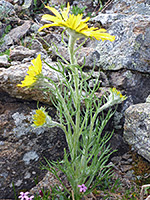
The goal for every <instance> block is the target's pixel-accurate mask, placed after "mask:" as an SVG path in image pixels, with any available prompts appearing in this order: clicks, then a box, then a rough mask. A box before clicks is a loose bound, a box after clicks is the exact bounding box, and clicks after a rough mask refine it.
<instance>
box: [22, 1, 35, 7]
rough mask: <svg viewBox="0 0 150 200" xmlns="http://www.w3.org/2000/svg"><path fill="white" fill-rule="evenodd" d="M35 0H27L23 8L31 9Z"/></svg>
mask: <svg viewBox="0 0 150 200" xmlns="http://www.w3.org/2000/svg"><path fill="white" fill-rule="evenodd" d="M33 3H34V2H33V0H25V1H24V4H23V5H22V8H23V9H29V8H30V7H31V6H32V5H33Z"/></svg>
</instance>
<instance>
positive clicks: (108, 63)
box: [95, 15, 150, 73]
mask: <svg viewBox="0 0 150 200" xmlns="http://www.w3.org/2000/svg"><path fill="white" fill-rule="evenodd" d="M149 24H150V16H148V15H147V16H146V15H145V16H143V15H134V16H128V17H125V18H123V19H121V20H116V21H115V22H114V23H112V25H111V26H110V28H109V30H108V32H109V33H110V34H111V35H115V36H116V39H115V41H114V42H110V41H105V42H102V41H99V42H96V43H95V46H96V51H97V52H98V54H99V57H100V58H99V59H97V60H96V65H97V66H98V67H100V68H102V69H103V70H119V69H130V70H135V71H139V72H144V73H150V68H149V63H150V45H149V44H150V27H149Z"/></svg>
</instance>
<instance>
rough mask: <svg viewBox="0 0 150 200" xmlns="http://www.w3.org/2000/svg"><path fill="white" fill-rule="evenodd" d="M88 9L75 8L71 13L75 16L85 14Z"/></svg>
mask: <svg viewBox="0 0 150 200" xmlns="http://www.w3.org/2000/svg"><path fill="white" fill-rule="evenodd" d="M86 8H87V7H86V6H84V7H83V8H79V7H78V6H73V7H72V9H71V11H72V13H73V14H74V15H78V14H83V12H84V11H85V9H86Z"/></svg>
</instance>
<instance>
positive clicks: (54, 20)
mask: <svg viewBox="0 0 150 200" xmlns="http://www.w3.org/2000/svg"><path fill="white" fill-rule="evenodd" d="M42 19H45V20H48V21H52V22H56V21H61V20H60V19H59V18H58V17H55V16H52V15H48V14H46V15H43V16H42Z"/></svg>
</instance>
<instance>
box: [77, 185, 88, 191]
mask: <svg viewBox="0 0 150 200" xmlns="http://www.w3.org/2000/svg"><path fill="white" fill-rule="evenodd" d="M78 187H79V188H80V192H86V190H87V187H86V186H85V185H84V184H82V185H78Z"/></svg>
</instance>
